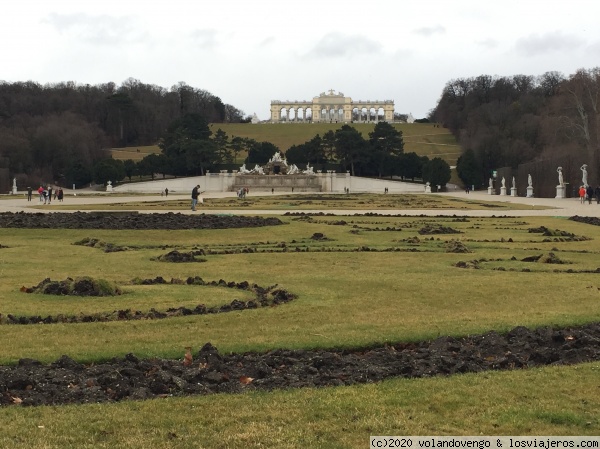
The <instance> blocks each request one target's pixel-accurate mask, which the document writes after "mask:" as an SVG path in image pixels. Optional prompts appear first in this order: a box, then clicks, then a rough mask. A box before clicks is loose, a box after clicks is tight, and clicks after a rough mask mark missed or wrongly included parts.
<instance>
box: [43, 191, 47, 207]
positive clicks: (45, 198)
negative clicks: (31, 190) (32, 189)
mask: <svg viewBox="0 0 600 449" xmlns="http://www.w3.org/2000/svg"><path fill="white" fill-rule="evenodd" d="M42 197H43V198H44V204H46V203H47V202H48V189H44V190H42Z"/></svg>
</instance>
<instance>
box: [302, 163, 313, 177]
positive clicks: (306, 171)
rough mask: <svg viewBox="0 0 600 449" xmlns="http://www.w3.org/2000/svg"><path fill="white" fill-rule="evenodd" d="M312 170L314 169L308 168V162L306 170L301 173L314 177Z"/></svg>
mask: <svg viewBox="0 0 600 449" xmlns="http://www.w3.org/2000/svg"><path fill="white" fill-rule="evenodd" d="M313 168H314V167H311V166H310V162H307V163H306V170H304V171H303V172H302V173H304V174H305V175H314V174H315V172H314V169H313Z"/></svg>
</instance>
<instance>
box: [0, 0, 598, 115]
mask: <svg viewBox="0 0 600 449" xmlns="http://www.w3.org/2000/svg"><path fill="white" fill-rule="evenodd" d="M599 13H600V2H598V1H597V0H564V1H560V2H559V1H554V0H546V1H537V0H498V1H494V2H492V1H485V0H476V1H471V0H452V1H451V0H429V1H414V0H412V1H405V0H363V1H354V0H346V1H337V0H296V1H291V0H209V1H206V0H205V1H202V0H196V1H184V0H170V1H162V2H155V1H151V0H146V1H130V0H120V1H113V0H103V1H95V0H78V1H67V0H52V1H48V0H44V1H31V0H19V1H16V0H15V1H7V2H4V3H3V5H2V13H1V15H0V24H1V26H0V42H2V45H1V47H0V53H1V58H0V61H1V65H0V80H3V81H7V82H14V81H27V80H32V81H36V82H38V83H41V84H45V83H52V82H60V81H75V82H76V83H79V84H100V83H106V82H109V81H113V82H115V83H117V84H120V83H122V82H123V81H124V80H126V79H127V78H130V77H132V78H136V79H138V80H140V81H141V82H143V83H147V84H156V85H159V86H162V87H165V88H170V87H171V86H173V85H174V84H176V83H178V82H180V81H183V82H186V83H187V84H189V85H190V86H193V87H196V88H200V89H204V90H207V91H209V92H211V93H212V94H214V95H217V96H219V97H220V98H221V99H222V100H223V102H225V103H229V104H231V105H233V106H235V107H237V108H238V109H241V110H242V111H244V112H245V113H246V114H252V113H256V114H257V115H258V116H259V118H261V119H268V118H269V117H270V114H269V107H270V101H271V100H288V99H289V100H311V99H312V97H314V96H317V95H318V94H319V93H320V92H323V91H325V90H329V89H334V90H335V91H341V92H343V93H344V94H345V95H346V96H349V97H352V98H353V99H354V100H359V99H360V100H367V99H369V100H394V102H395V109H396V112H399V113H412V114H413V115H414V116H415V118H421V117H424V116H426V115H427V113H428V111H429V110H430V109H432V108H434V107H435V105H436V103H437V101H438V99H439V97H440V95H441V92H442V89H443V88H444V85H445V84H446V83H447V82H448V81H449V80H451V79H455V78H464V77H474V76H478V75H482V74H486V75H499V76H511V75H517V74H525V75H541V74H543V73H545V72H547V71H558V72H561V73H563V74H564V75H570V74H572V73H574V72H575V71H576V70H577V69H578V68H592V67H596V66H600V23H599V22H598V21H599V20H600V14H599Z"/></svg>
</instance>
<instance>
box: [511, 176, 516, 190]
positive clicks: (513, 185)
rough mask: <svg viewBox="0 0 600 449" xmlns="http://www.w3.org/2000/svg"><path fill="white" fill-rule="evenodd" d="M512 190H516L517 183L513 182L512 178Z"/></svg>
mask: <svg viewBox="0 0 600 449" xmlns="http://www.w3.org/2000/svg"><path fill="white" fill-rule="evenodd" d="M512 188H513V189H516V188H517V183H516V182H515V177H514V176H513V184H512Z"/></svg>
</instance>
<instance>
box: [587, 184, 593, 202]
mask: <svg viewBox="0 0 600 449" xmlns="http://www.w3.org/2000/svg"><path fill="white" fill-rule="evenodd" d="M585 193H586V195H587V199H588V204H592V197H593V196H594V189H592V186H587V189H585Z"/></svg>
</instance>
